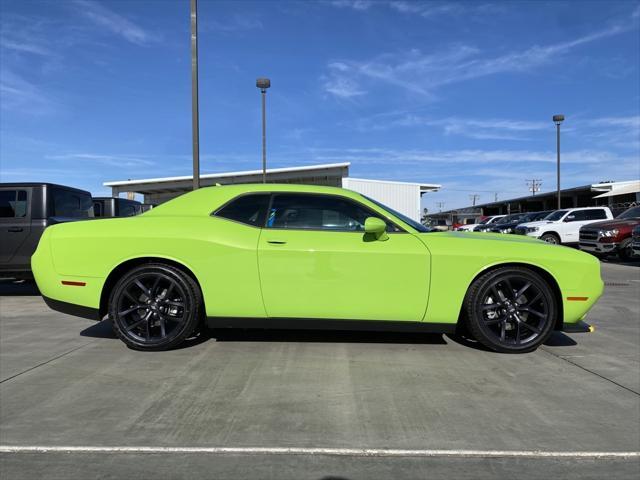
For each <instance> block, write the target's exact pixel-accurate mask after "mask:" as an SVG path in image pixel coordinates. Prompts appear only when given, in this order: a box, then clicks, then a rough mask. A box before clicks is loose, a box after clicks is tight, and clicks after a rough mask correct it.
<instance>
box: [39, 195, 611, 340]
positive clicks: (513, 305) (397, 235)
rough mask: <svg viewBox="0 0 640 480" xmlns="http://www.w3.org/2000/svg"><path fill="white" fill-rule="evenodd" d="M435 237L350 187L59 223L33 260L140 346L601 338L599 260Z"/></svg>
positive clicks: (64, 295) (57, 289)
mask: <svg viewBox="0 0 640 480" xmlns="http://www.w3.org/2000/svg"><path fill="white" fill-rule="evenodd" d="M212 212H213V213H212ZM425 230H426V229H425V227H424V226H423V225H421V224H419V223H417V222H415V221H413V220H411V219H409V218H407V217H405V216H404V215H402V214H400V213H397V212H395V211H393V210H392V209H390V208H388V207H386V206H384V205H382V204H381V203H379V202H376V201H375V200H372V199H370V198H367V197H365V196H363V195H360V194H358V193H356V192H352V191H349V190H345V189H341V188H332V187H321V186H313V185H293V184H289V185H278V184H245V185H227V186H220V187H208V188H201V189H198V190H195V191H193V192H190V193H187V194H184V195H182V196H180V197H178V198H175V199H173V200H171V201H169V202H166V203H163V204H162V205H160V206H158V207H157V208H154V209H153V210H151V211H150V212H147V213H145V214H144V215H140V216H136V217H128V218H113V219H105V220H94V221H91V222H75V223H68V224H65V225H55V226H53V227H51V228H48V229H47V230H46V231H45V233H44V236H43V237H42V239H41V240H40V245H39V246H38V250H37V251H36V253H35V254H34V256H33V257H32V264H33V270H34V273H35V278H36V281H37V283H38V287H39V288H40V291H41V293H42V295H43V296H44V299H45V301H46V302H47V304H48V305H49V306H50V307H51V308H53V309H56V310H60V311H62V312H67V313H72V314H74V315H78V316H84V317H87V318H93V319H95V320H100V319H102V318H103V317H104V316H105V315H108V316H109V318H110V319H111V321H112V325H113V328H114V330H115V333H116V335H117V336H118V337H119V338H120V339H121V340H122V341H123V342H125V343H126V344H127V345H128V346H129V347H131V348H134V349H139V350H166V349H169V348H172V347H176V346H177V345H179V344H181V343H182V342H183V341H184V340H185V339H187V338H189V337H191V336H192V335H193V333H194V332H195V331H196V330H197V329H198V328H200V327H201V326H203V325H207V326H210V327H215V328H298V329H300V328H302V329H317V328H324V329H338V330H378V331H381V330H394V331H398V330H399V331H405V332H429V331H432V332H449V333H452V332H456V331H459V329H461V328H462V327H463V326H464V328H466V329H468V331H469V332H470V334H469V335H473V337H474V338H475V339H476V340H477V341H478V342H481V343H482V344H483V345H485V346H487V347H488V348H491V349H493V350H496V351H501V352H513V353H518V352H526V351H531V350H533V349H535V348H537V347H538V346H539V345H540V344H541V343H542V342H544V341H545V340H546V339H547V338H548V337H549V335H551V333H552V332H553V330H556V329H561V330H564V331H586V330H588V328H589V327H588V325H586V324H585V323H584V322H582V320H581V319H582V318H583V317H584V315H585V314H586V313H587V312H588V311H589V309H590V308H591V307H592V306H593V305H594V303H595V302H596V300H597V299H598V298H599V297H600V295H601V294H602V291H603V286H604V285H603V282H602V279H601V278H600V262H599V261H598V260H597V259H595V258H594V257H593V256H591V255H588V254H586V253H584V252H581V251H579V250H574V249H567V248H553V247H552V246H550V245H547V244H545V243H543V242H538V241H534V240H531V239H528V238H522V237H516V236H512V235H502V236H500V237H497V236H496V237H497V238H494V237H482V236H481V235H460V234H458V233H452V232H426V231H425ZM96 252H98V253H99V254H96ZM452 272H454V273H452ZM461 312H465V314H464V315H461ZM459 320H460V321H461V322H464V323H460V324H459V323H458V322H459Z"/></svg>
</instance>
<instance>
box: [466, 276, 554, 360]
mask: <svg viewBox="0 0 640 480" xmlns="http://www.w3.org/2000/svg"><path fill="white" fill-rule="evenodd" d="M556 303H557V302H556V299H555V296H554V294H553V291H552V290H551V288H550V287H549V285H548V283H547V282H546V280H545V279H543V278H542V277H541V276H540V275H539V274H537V273H536V272H534V271H532V270H529V269H526V268H522V267H504V268H499V269H497V270H493V271H490V272H488V273H486V274H484V275H482V276H481V277H479V278H478V279H477V280H476V281H475V282H474V283H473V284H472V286H471V288H470V289H469V292H468V293H467V298H466V302H465V307H466V310H467V326H468V328H469V330H470V331H471V333H472V334H473V336H474V337H475V338H476V340H478V341H479V342H480V343H482V344H483V345H485V346H486V347H489V348H490V349H492V350H495V351H498V352H505V353H517V352H529V351H532V350H535V349H536V348H537V347H538V346H539V345H540V344H542V343H543V342H544V341H545V340H546V339H547V338H548V337H549V335H551V333H552V331H553V328H554V325H555V323H556V319H557V311H558V310H557V305H556Z"/></svg>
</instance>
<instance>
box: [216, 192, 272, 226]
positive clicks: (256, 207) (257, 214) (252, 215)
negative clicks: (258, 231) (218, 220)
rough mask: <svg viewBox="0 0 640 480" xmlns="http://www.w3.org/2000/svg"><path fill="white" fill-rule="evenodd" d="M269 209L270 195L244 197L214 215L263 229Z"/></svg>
mask: <svg viewBox="0 0 640 480" xmlns="http://www.w3.org/2000/svg"><path fill="white" fill-rule="evenodd" d="M268 207H269V194H268V193H257V194H250V195H242V196H240V197H236V198H235V199H233V200H231V201H230V202H229V203H227V204H226V205H225V206H223V207H222V208H220V209H219V210H218V211H217V212H215V213H214V215H215V216H216V217H222V218H227V219H229V220H234V221H236V222H240V223H244V224H246V225H251V226H253V227H262V226H264V222H265V219H266V216H267V208H268Z"/></svg>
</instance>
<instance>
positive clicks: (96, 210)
mask: <svg viewBox="0 0 640 480" xmlns="http://www.w3.org/2000/svg"><path fill="white" fill-rule="evenodd" d="M93 214H94V215H95V216H96V217H101V216H102V204H101V203H100V202H93Z"/></svg>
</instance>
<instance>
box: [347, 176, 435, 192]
mask: <svg viewBox="0 0 640 480" xmlns="http://www.w3.org/2000/svg"><path fill="white" fill-rule="evenodd" d="M349 179H350V180H355V181H356V182H357V181H360V182H373V183H386V184H389V183H393V184H398V185H414V186H417V187H420V191H421V192H433V191H435V190H439V189H441V188H442V185H440V184H438V183H416V182H397V181H395V180H372V179H370V178H356V177H349Z"/></svg>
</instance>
